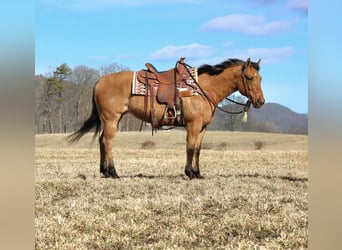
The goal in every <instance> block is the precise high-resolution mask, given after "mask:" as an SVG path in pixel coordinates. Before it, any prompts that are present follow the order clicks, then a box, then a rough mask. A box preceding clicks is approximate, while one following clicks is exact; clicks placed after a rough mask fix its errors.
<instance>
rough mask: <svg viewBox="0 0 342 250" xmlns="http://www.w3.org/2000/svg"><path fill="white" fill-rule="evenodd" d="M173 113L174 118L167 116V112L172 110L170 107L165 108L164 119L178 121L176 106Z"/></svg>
mask: <svg viewBox="0 0 342 250" xmlns="http://www.w3.org/2000/svg"><path fill="white" fill-rule="evenodd" d="M172 108H173V113H174V116H168V115H167V111H168V110H169V109H170V108H169V107H165V110H164V118H165V119H176V117H177V112H176V107H175V105H173V107H172Z"/></svg>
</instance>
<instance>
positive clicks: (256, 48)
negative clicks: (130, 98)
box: [35, 0, 308, 113]
mask: <svg viewBox="0 0 342 250" xmlns="http://www.w3.org/2000/svg"><path fill="white" fill-rule="evenodd" d="M307 12H308V6H307V0H235V1H233V0H232V1H229V0H211V1H205V0H172V1H171V0H164V1H161V0H144V1H141V0H126V1H123V0H120V1H119V0H37V1H36V20H35V22H36V26H35V67H36V69H35V71H36V72H35V73H36V74H47V73H51V72H52V71H53V70H54V69H55V68H56V67H57V66H59V65H60V64H62V63H67V64H68V65H69V66H70V67H71V68H72V67H75V66H79V65H86V66H88V67H92V68H96V69H98V68H99V67H101V66H104V65H108V64H112V63H119V64H122V65H125V66H127V67H129V68H130V69H131V70H139V69H141V68H144V67H145V66H144V64H145V63H146V62H151V63H153V64H154V65H155V66H156V68H158V69H159V70H165V69H169V68H171V67H173V66H174V64H175V62H176V60H177V59H178V58H179V57H180V56H186V58H187V59H186V62H187V63H188V64H190V65H192V66H200V65H201V64H204V63H208V64H216V63H220V62H222V61H224V60H226V59H228V58H239V59H243V60H246V59H247V58H248V57H251V59H252V60H253V61H257V60H258V59H259V58H261V69H260V74H261V75H262V77H263V80H262V87H263V89H264V96H265V98H266V101H267V102H277V103H280V104H282V105H285V106H287V107H289V108H290V109H292V110H294V111H296V112H299V113H307V112H308V66H307V65H308V63H307V60H308V46H307V44H308V41H307V40H308V27H307Z"/></svg>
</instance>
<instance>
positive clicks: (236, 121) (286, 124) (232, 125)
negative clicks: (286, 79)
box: [208, 103, 308, 134]
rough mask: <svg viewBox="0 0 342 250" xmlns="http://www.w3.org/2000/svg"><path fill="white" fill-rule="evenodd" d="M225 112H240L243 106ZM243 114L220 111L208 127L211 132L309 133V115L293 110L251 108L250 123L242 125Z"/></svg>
mask: <svg viewBox="0 0 342 250" xmlns="http://www.w3.org/2000/svg"><path fill="white" fill-rule="evenodd" d="M222 108H223V109H224V110H229V111H240V110H242V107H241V106H238V105H235V104H229V105H225V106H223V107H222ZM241 119H242V114H239V115H231V114H226V113H224V112H222V111H220V110H217V111H216V112H215V116H214V120H213V122H212V123H211V124H210V126H209V127H208V129H210V130H232V131H260V132H275V133H289V134H307V133H308V115H307V114H299V113H296V112H294V111H292V110H291V109H289V108H287V107H285V106H283V105H280V104H277V103H266V104H264V106H263V107H262V108H260V109H256V108H253V107H252V106H251V108H250V110H249V112H248V122H247V123H242V122H241Z"/></svg>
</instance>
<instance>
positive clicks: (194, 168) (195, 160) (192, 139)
mask: <svg viewBox="0 0 342 250" xmlns="http://www.w3.org/2000/svg"><path fill="white" fill-rule="evenodd" d="M204 133H205V129H202V130H201V129H200V128H197V129H196V127H190V126H189V127H188V131H187V144H186V165H185V174H186V175H187V176H188V177H189V178H190V180H191V179H193V178H202V176H201V174H200V170H199V156H200V151H201V144H202V139H203V136H204Z"/></svg>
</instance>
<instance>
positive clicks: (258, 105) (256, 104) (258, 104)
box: [253, 98, 265, 108]
mask: <svg viewBox="0 0 342 250" xmlns="http://www.w3.org/2000/svg"><path fill="white" fill-rule="evenodd" d="M264 103H265V99H264V98H258V99H256V100H255V101H254V102H253V106H254V107H255V108H261V106H262V105H264Z"/></svg>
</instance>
